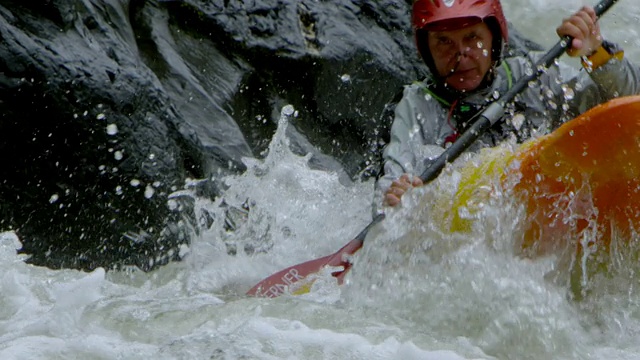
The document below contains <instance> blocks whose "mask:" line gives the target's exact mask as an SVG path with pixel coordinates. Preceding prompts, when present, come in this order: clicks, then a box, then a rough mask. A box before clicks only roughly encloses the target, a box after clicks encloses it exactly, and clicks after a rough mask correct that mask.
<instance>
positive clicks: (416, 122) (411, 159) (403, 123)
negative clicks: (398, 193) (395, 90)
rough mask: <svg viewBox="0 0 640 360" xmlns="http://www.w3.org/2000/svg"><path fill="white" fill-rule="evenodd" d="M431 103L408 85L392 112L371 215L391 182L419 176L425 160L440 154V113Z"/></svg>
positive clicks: (427, 161) (422, 93)
mask: <svg viewBox="0 0 640 360" xmlns="http://www.w3.org/2000/svg"><path fill="white" fill-rule="evenodd" d="M441 112H442V109H441V108H440V105H438V103H437V102H436V101H435V100H426V99H425V94H424V90H422V87H421V85H420V84H412V85H408V86H406V87H405V88H404V91H403V96H402V99H401V100H400V102H398V104H397V105H396V108H395V113H394V114H395V117H394V121H393V124H392V125H391V132H390V139H389V143H388V144H387V145H386V146H385V148H384V151H383V154H382V157H383V162H384V163H383V167H384V168H383V175H382V176H381V177H380V178H379V179H378V180H377V182H376V185H375V191H374V199H373V205H374V206H373V207H374V209H373V211H374V215H375V214H377V213H378V212H379V211H380V208H381V207H382V202H383V195H384V192H385V191H386V190H387V189H388V188H389V186H391V182H392V181H393V180H396V179H398V178H399V177H400V176H401V175H402V174H405V173H406V174H409V175H412V176H420V175H421V174H422V172H423V171H424V170H425V169H426V168H427V167H428V165H429V163H430V161H429V159H431V158H434V157H437V156H438V155H440V153H442V151H443V150H444V149H443V148H442V147H440V146H437V145H435V143H436V140H437V139H438V137H439V136H441V135H442V134H441V132H442V131H443V130H442V129H441V126H440V125H441V124H440V123H441V121H442V119H440V116H441V115H440V113H441ZM427 116H428V118H427Z"/></svg>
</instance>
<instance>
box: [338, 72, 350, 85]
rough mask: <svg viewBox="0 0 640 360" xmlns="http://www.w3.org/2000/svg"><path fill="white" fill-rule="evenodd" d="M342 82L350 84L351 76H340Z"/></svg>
mask: <svg viewBox="0 0 640 360" xmlns="http://www.w3.org/2000/svg"><path fill="white" fill-rule="evenodd" d="M340 80H342V82H345V83H346V82H350V81H351V75H349V74H342V76H340Z"/></svg>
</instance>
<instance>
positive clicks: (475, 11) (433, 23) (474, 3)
mask: <svg viewBox="0 0 640 360" xmlns="http://www.w3.org/2000/svg"><path fill="white" fill-rule="evenodd" d="M489 18H493V19H495V20H496V21H497V22H498V26H499V27H500V37H501V38H502V40H503V41H504V42H505V43H506V42H507V38H508V37H509V30H508V29H507V20H506V19H505V18H504V14H503V12H502V5H500V0H416V1H415V2H414V3H413V16H412V23H413V27H414V29H416V30H418V29H424V30H447V29H457V28H461V27H464V26H469V25H474V24H477V23H480V22H483V21H485V20H486V19H489Z"/></svg>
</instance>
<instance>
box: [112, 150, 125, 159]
mask: <svg viewBox="0 0 640 360" xmlns="http://www.w3.org/2000/svg"><path fill="white" fill-rule="evenodd" d="M123 157H124V156H123V154H122V151H120V150H118V151H116V152H114V153H113V158H114V159H116V160H122V158H123Z"/></svg>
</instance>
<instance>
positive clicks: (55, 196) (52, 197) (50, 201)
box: [49, 194, 60, 204]
mask: <svg viewBox="0 0 640 360" xmlns="http://www.w3.org/2000/svg"><path fill="white" fill-rule="evenodd" d="M58 199H60V195H58V194H53V195H51V197H50V198H49V203H50V204H53V203H55V202H56V201H58Z"/></svg>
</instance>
